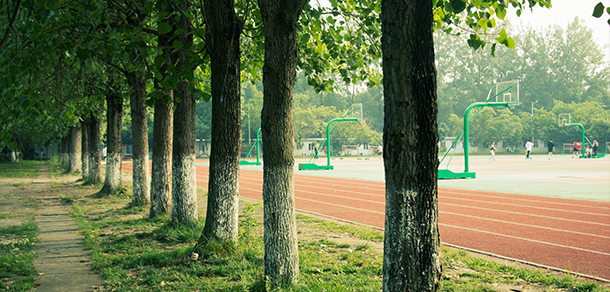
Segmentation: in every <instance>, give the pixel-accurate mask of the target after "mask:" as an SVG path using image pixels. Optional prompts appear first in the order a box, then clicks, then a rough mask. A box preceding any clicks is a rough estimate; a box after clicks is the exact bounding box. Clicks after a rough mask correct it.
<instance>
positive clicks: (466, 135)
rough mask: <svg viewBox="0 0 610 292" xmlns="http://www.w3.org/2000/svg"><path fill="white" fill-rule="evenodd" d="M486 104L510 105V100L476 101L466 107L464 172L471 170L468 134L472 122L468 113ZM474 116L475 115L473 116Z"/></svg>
mask: <svg viewBox="0 0 610 292" xmlns="http://www.w3.org/2000/svg"><path fill="white" fill-rule="evenodd" d="M485 106H496V107H500V106H502V107H510V104H509V103H508V102H475V103H473V104H471V105H469V106H468V108H466V111H465V112H464V172H468V170H469V168H470V167H469V161H468V159H469V149H468V148H469V147H468V143H469V134H468V122H470V119H468V114H469V113H470V111H471V110H472V109H473V108H475V107H481V108H482V107H485ZM478 113H479V112H476V113H475V115H476V114H478ZM473 118H474V116H473Z"/></svg>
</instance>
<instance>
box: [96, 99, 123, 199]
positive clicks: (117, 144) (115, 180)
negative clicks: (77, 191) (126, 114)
mask: <svg viewBox="0 0 610 292" xmlns="http://www.w3.org/2000/svg"><path fill="white" fill-rule="evenodd" d="M106 104H107V107H108V109H107V111H106V112H107V113H106V121H107V127H106V144H107V145H106V147H107V156H106V179H105V180H104V187H102V190H101V192H102V193H105V194H112V193H114V192H116V191H118V190H119V189H120V188H121V183H122V177H121V166H122V161H123V157H122V156H123V155H122V154H123V153H122V152H121V128H122V118H123V97H122V96H121V95H119V94H117V93H114V92H111V93H109V94H108V95H107V96H106Z"/></svg>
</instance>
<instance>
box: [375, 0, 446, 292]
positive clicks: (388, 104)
mask: <svg viewBox="0 0 610 292" xmlns="http://www.w3.org/2000/svg"><path fill="white" fill-rule="evenodd" d="M432 20H433V13H432V2H431V1H417V0H412V1H395V0H383V1H382V3H381V27H382V37H381V48H382V51H383V78H384V101H385V120H384V129H383V145H384V146H385V149H384V152H383V155H384V161H385V179H386V219H385V239H384V240H385V242H384V257H383V271H384V273H383V290H384V291H436V290H438V289H439V285H440V276H441V255H440V236H439V231H438V201H437V196H438V187H437V170H438V146H437V142H438V129H437V125H436V115H437V98H436V71H435V67H434V45H433V41H432Z"/></svg>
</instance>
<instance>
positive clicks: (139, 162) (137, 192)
mask: <svg viewBox="0 0 610 292" xmlns="http://www.w3.org/2000/svg"><path fill="white" fill-rule="evenodd" d="M127 81H128V83H129V85H130V88H131V90H132V92H131V100H130V105H131V125H132V126H131V130H132V142H133V174H132V175H133V198H132V205H135V206H146V205H148V203H149V200H150V198H149V197H150V176H149V173H150V172H149V171H148V124H147V114H146V96H147V93H146V75H145V74H144V72H140V73H139V74H138V73H137V72H130V73H128V74H127Z"/></svg>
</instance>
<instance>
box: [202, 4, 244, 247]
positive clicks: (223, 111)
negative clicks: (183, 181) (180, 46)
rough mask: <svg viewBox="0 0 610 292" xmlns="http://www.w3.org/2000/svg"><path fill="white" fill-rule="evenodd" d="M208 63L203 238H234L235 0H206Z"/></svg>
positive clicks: (237, 143) (237, 133) (237, 132)
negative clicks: (209, 116)
mask: <svg viewBox="0 0 610 292" xmlns="http://www.w3.org/2000/svg"><path fill="white" fill-rule="evenodd" d="M204 5H205V18H206V20H207V23H206V41H207V43H208V48H209V53H210V61H211V68H212V84H211V85H212V127H211V128H212V145H211V146H212V149H211V154H210V175H209V183H208V204H207V214H206V220H205V227H204V228H203V232H202V234H201V238H200V241H202V240H203V239H215V240H222V241H233V242H236V241H237V236H238V215H239V154H240V150H241V99H240V56H241V52H240V47H239V38H240V34H241V24H240V23H239V20H238V19H237V16H236V15H235V10H234V3H233V0H206V1H205V2H204Z"/></svg>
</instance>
